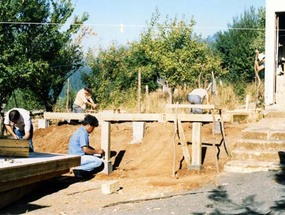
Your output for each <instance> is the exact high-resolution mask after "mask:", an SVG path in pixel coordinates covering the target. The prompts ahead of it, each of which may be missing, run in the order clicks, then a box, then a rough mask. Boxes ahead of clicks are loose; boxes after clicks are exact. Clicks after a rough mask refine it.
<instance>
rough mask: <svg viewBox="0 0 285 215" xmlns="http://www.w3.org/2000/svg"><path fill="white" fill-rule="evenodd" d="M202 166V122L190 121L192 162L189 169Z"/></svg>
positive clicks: (198, 168) (197, 168)
mask: <svg viewBox="0 0 285 215" xmlns="http://www.w3.org/2000/svg"><path fill="white" fill-rule="evenodd" d="M201 168H202V123H201V122H193V123H192V163H191V166H190V167H189V169H196V170H200V169H201Z"/></svg>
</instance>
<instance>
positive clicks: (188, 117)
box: [164, 114, 220, 122]
mask: <svg viewBox="0 0 285 215" xmlns="http://www.w3.org/2000/svg"><path fill="white" fill-rule="evenodd" d="M175 117H176V116H175V114H164V121H170V122H171V121H174V120H175ZM178 117H179V119H180V120H181V122H213V115H212V114H178ZM215 119H216V120H218V119H220V115H219V114H215Z"/></svg>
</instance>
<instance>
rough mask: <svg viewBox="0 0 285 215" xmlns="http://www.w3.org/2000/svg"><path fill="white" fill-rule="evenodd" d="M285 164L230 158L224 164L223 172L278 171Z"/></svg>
mask: <svg viewBox="0 0 285 215" xmlns="http://www.w3.org/2000/svg"><path fill="white" fill-rule="evenodd" d="M284 167H285V166H284V165H283V164H280V163H279V162H260V161H258V162H256V161H236V160H231V161H229V162H227V163H226V164H225V166H224V171H225V172H235V173H251V172H262V171H279V170H281V169H282V168H284Z"/></svg>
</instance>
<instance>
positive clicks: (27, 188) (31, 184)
mask: <svg viewBox="0 0 285 215" xmlns="http://www.w3.org/2000/svg"><path fill="white" fill-rule="evenodd" d="M68 172H69V169H67V170H62V171H57V172H52V173H48V174H43V175H38V176H34V177H30V178H23V179H21V180H17V181H13V182H8V183H7V182H5V183H0V187H1V190H3V191H2V192H0V198H1V201H0V209H1V208H3V207H5V206H7V205H9V204H11V203H13V202H15V201H17V200H19V199H20V198H23V197H24V196H25V195H27V194H29V193H31V192H33V191H34V190H35V189H36V188H38V187H39V186H41V183H40V182H42V181H44V180H47V179H51V178H54V177H58V176H61V175H63V174H65V173H68ZM3 187H4V189H2V188H3ZM6 187H9V188H11V189H9V190H5V188H6Z"/></svg>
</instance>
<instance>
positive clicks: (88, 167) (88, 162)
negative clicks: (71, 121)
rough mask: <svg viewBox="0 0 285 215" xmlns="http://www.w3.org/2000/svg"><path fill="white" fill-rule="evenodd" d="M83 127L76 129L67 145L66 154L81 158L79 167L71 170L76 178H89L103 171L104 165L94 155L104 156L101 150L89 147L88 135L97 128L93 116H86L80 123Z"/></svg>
mask: <svg viewBox="0 0 285 215" xmlns="http://www.w3.org/2000/svg"><path fill="white" fill-rule="evenodd" d="M82 124H83V126H81V127H80V128H78V129H77V130H76V131H75V133H74V134H73V135H72V136H71V138H70V140H69V145H68V153H69V154H72V155H80V156H81V165H80V166H78V167H75V168H74V169H73V173H74V175H75V177H77V178H83V177H91V176H92V175H93V174H95V173H98V172H100V171H102V170H103V168H104V163H103V161H102V159H101V158H99V157H96V156H95V154H96V155H101V156H102V155H104V150H103V149H94V148H93V147H91V146H90V145H89V134H90V133H92V132H93V130H94V128H95V127H98V120H97V118H96V117H95V116H92V115H89V114H88V115H86V117H85V118H84V120H83V122H82Z"/></svg>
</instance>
